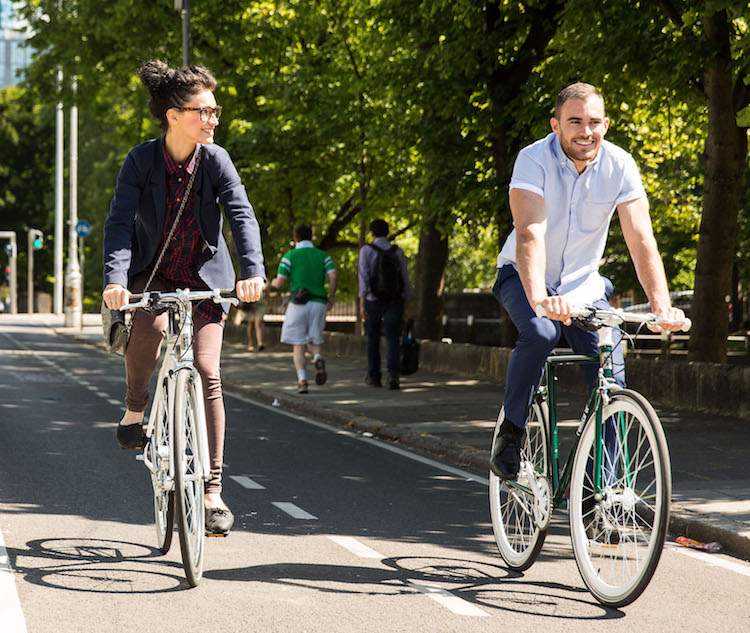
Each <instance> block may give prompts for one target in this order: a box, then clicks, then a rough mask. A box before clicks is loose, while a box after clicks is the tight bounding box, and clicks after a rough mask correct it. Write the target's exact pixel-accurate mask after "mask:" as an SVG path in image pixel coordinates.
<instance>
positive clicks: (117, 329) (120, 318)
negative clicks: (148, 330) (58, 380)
mask: <svg viewBox="0 0 750 633" xmlns="http://www.w3.org/2000/svg"><path fill="white" fill-rule="evenodd" d="M202 155H203V152H202V150H201V148H199V149H198V155H197V156H196V157H195V166H194V167H193V173H192V174H190V180H189V181H188V185H187V189H185V193H184V195H183V196H182V202H181V203H180V208H179V209H178V210H177V215H176V216H175V219H174V222H173V223H172V228H171V229H170V230H169V235H167V239H166V240H164V246H162V249H161V252H160V253H159V257H158V258H157V259H156V264H155V265H154V269H153V270H152V271H151V275H149V278H148V281H147V282H146V285H145V286H144V287H143V292H144V293H146V292H148V289H149V286H151V282H152V281H153V280H154V275H156V271H157V270H158V268H159V265H160V264H161V260H162V258H163V257H164V253H166V251H167V246H169V242H170V241H172V236H173V235H174V232H175V229H176V228H177V223H178V222H179V221H180V218H181V217H182V212H183V211H184V210H185V205H186V204H187V201H188V198H189V197H190V191H191V190H192V188H193V182H195V175H196V174H197V173H198V167H199V166H200V162H201V156H202ZM101 314H102V334H103V335H104V343H105V345H106V346H107V351H109V352H111V353H112V354H117V355H119V356H124V355H125V352H126V350H127V349H128V342H129V341H130V330H131V328H132V323H133V322H132V319H126V318H125V311H124V310H110V309H109V308H108V307H107V306H106V305H104V301H102V306H101Z"/></svg>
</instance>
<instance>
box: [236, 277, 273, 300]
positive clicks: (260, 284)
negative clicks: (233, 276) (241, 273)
mask: <svg viewBox="0 0 750 633" xmlns="http://www.w3.org/2000/svg"><path fill="white" fill-rule="evenodd" d="M265 285H266V282H265V281H264V279H263V277H250V278H249V279H240V280H239V281H238V282H237V285H236V287H235V291H236V293H237V298H238V299H239V300H240V301H242V302H243V303H250V302H252V301H260V298H261V297H262V296H263V288H264V287H265Z"/></svg>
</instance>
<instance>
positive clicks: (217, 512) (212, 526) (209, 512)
mask: <svg viewBox="0 0 750 633" xmlns="http://www.w3.org/2000/svg"><path fill="white" fill-rule="evenodd" d="M205 517H206V534H207V535H208V536H226V535H227V534H229V530H231V529H232V526H233V525H234V515H233V514H232V512H231V511H230V510H228V509H226V508H206V512H205Z"/></svg>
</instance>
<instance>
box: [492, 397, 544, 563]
mask: <svg viewBox="0 0 750 633" xmlns="http://www.w3.org/2000/svg"><path fill="white" fill-rule="evenodd" d="M504 419H505V410H504V409H501V410H500V415H498V418H497V423H496V425H495V433H494V435H493V445H494V442H495V441H496V439H497V433H498V429H499V428H500V425H501V424H502V423H503V420H504ZM547 420H548V416H547V403H546V402H544V401H539V402H534V403H533V404H532V406H531V411H530V415H529V422H528V425H527V426H526V445H525V446H524V448H523V449H521V473H520V474H519V480H518V483H520V484H522V485H526V486H527V487H528V482H526V481H524V479H523V471H524V468H523V464H524V462H530V463H531V465H532V467H533V469H534V472H536V474H537V475H541V476H544V477H548V476H549V465H548V463H547V455H548V454H549V451H548V435H547V429H548V422H547ZM489 478H490V515H491V517H492V531H493V532H494V534H495V543H496V544H497V549H498V550H499V551H500V555H501V556H502V557H503V560H504V561H505V563H506V564H507V565H508V567H509V568H511V569H514V570H516V571H523V570H525V569H528V568H529V567H531V565H532V564H533V563H534V561H535V560H536V557H537V555H538V554H539V550H541V549H542V545H543V544H544V539H545V537H546V535H547V530H546V528H545V529H540V528H539V527H538V525H537V522H536V521H535V519H534V497H533V496H532V495H529V494H526V493H524V492H522V491H520V490H518V489H517V488H514V487H511V486H509V485H508V483H507V482H505V481H502V480H501V479H500V478H499V477H497V475H495V474H494V473H493V472H492V471H490V476H489ZM550 505H551V500H550Z"/></svg>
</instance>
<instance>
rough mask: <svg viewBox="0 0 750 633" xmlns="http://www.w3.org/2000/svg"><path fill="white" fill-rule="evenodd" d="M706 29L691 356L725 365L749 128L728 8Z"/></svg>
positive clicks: (711, 16) (708, 20)
mask: <svg viewBox="0 0 750 633" xmlns="http://www.w3.org/2000/svg"><path fill="white" fill-rule="evenodd" d="M704 32H705V36H706V39H707V40H708V42H709V44H710V48H711V50H712V51H713V54H712V55H711V56H710V58H709V59H708V61H707V63H706V68H705V72H704V91H705V95H706V100H707V102H708V138H707V139H706V149H705V177H704V183H703V212H702V215H701V226H700V237H699V241H698V261H697V264H696V267H695V295H694V297H693V304H692V314H691V317H692V321H693V329H692V332H691V336H690V348H689V354H688V359H689V360H696V361H707V362H715V363H723V362H724V361H725V360H726V352H727V329H728V324H729V322H728V313H727V304H726V297H727V295H728V294H729V291H730V283H731V277H732V261H733V259H734V251H735V240H736V237H737V215H738V212H739V206H740V193H741V191H742V176H743V172H744V166H745V160H746V157H747V131H746V130H745V129H744V128H739V127H737V122H736V113H735V104H734V102H733V95H732V89H733V77H732V58H731V53H730V40H729V38H730V26H729V23H728V21H727V15H726V12H724V11H720V12H718V13H713V14H709V15H706V16H705V17H704Z"/></svg>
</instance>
